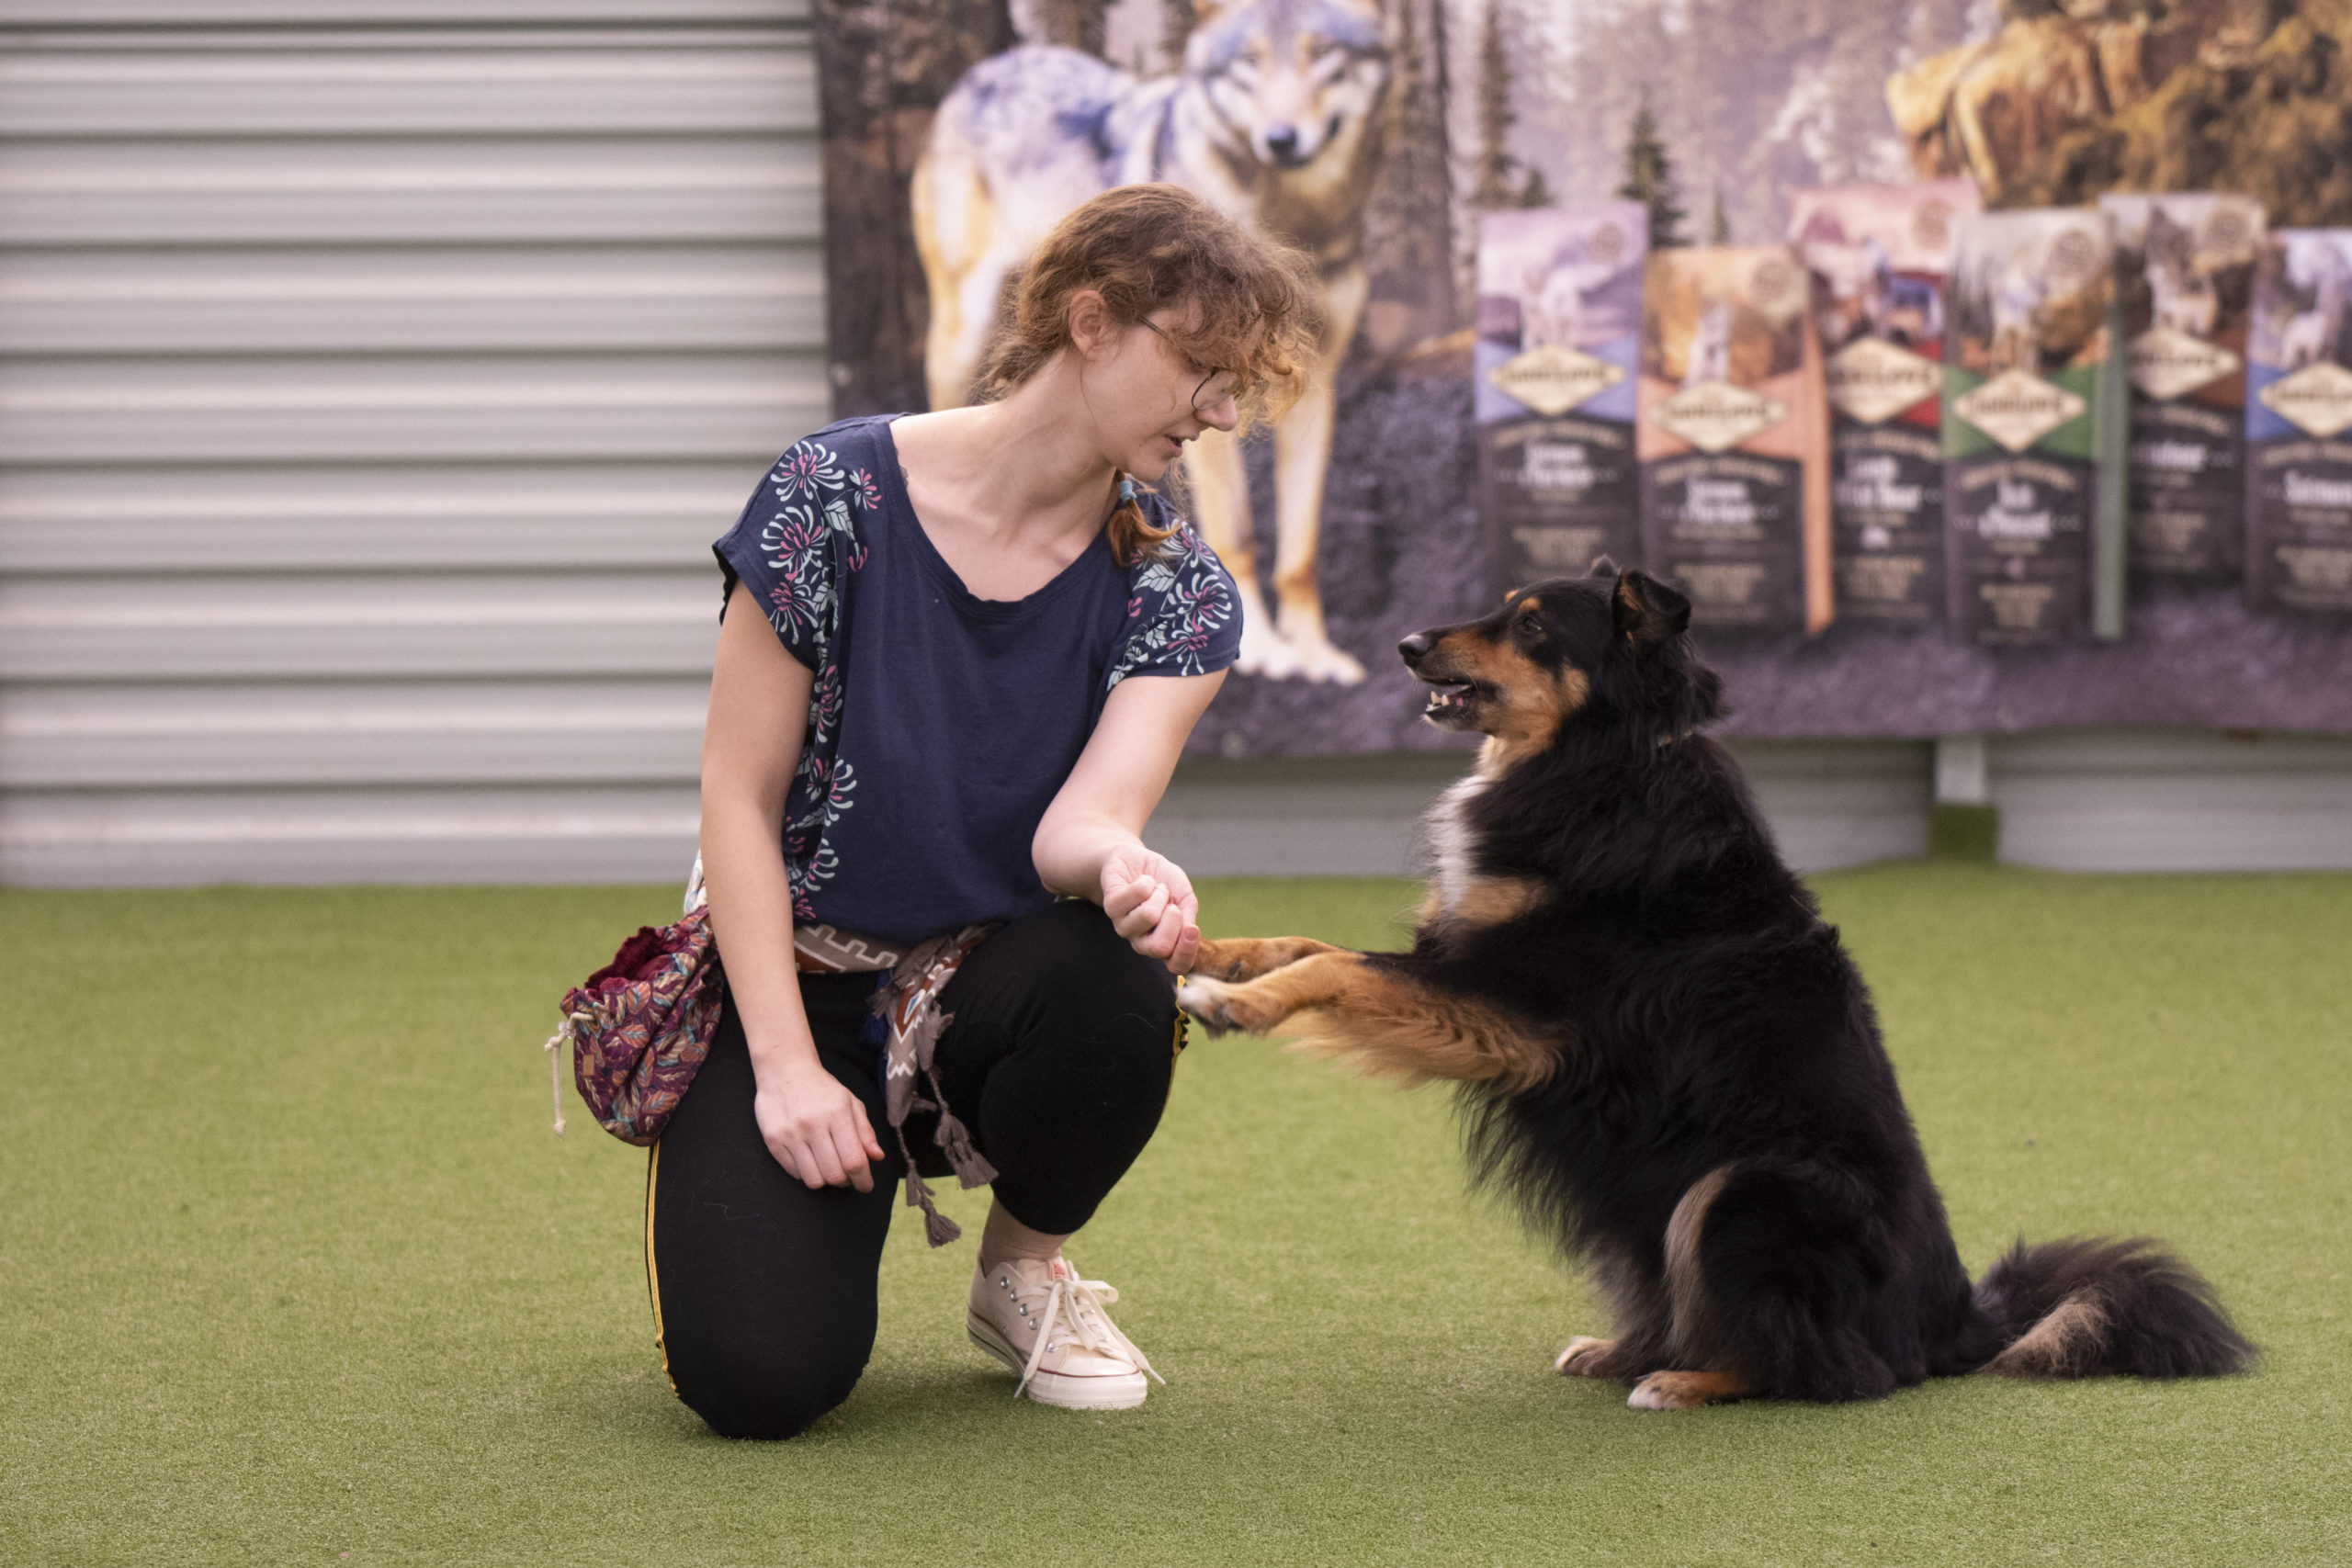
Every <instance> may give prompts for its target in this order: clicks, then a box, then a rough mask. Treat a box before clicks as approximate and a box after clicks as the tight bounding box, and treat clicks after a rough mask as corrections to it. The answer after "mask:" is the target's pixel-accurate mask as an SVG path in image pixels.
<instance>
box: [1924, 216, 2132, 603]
mask: <svg viewBox="0 0 2352 1568" xmlns="http://www.w3.org/2000/svg"><path fill="white" fill-rule="evenodd" d="M2114 258H2115V252H2114V244H2113V242H2112V240H2111V238H2110V229H2109V221H2108V219H2107V217H2106V215H2105V214H2104V213H2101V212H2099V211H2098V210H2097V209H2089V208H2069V209H2030V210H2024V211H2012V212H1988V213H1981V214H1978V215H1977V216H1975V217H1972V218H1962V219H1961V220H1957V221H1956V222H1955V223H1954V224H1953V225H1952V260H1951V275H1950V283H1949V285H1948V286H1947V288H1946V289H1945V292H1944V310H1945V317H1946V328H1945V341H1944V417H1943V450H1944V534H1945V545H1946V553H1945V557H1944V569H1945V572H1946V580H1945V591H1946V593H1947V595H1948V608H1947V614H1948V617H1949V620H1950V623H1951V630H1952V635H1953V636H1955V637H1959V638H1960V639H1962V641H1967V642H1974V643H1979V644H1985V645H1991V646H2003V645H2016V644H2027V643H2047V642H2060V641H2064V640H2067V639H2069V638H2074V637H2086V636H2088V635H2089V634H2090V632H2091V630H2092V626H2093V622H2092V593H2093V571H2094V566H2095V555H2094V551H2095V543H2096V540H2095V534H2096V529H2097V525H2098V520H2099V504H2100V494H2099V490H2100V480H2101V475H2100V472H2099V458H2100V456H2101V450H2100V448H2101V435H2102V434H2103V432H2102V430H2101V423H2100V422H2101V414H2102V412H2105V413H2106V414H2107V415H2108V416H2109V418H2113V417H2115V416H2117V415H2119V414H2120V409H2115V408H2109V409H2105V410H2103V409H2102V406H2101V405H2102V400H2103V395H2104V397H2105V399H2107V400H2112V399H2113V398H2114V396H2115V390H2116V389H2115V388H2114V386H2113V385H2112V382H2113V376H2112V369H2111V367H2109V364H2108V363H2107V361H2108V358H2109V353H2110V350H2111V344H2112V334H2111V333H2110V330H2109V328H2110V322H2109V306H2110V304H2111V302H2112V300H2113V296H2114V274H2115V259H2114ZM2119 423H2120V422H2119ZM2117 477H2120V476H2117ZM2109 482H2110V483H2111V482H2112V479H2110V480H2109ZM2110 499H2111V498H2110ZM2118 520H2119V521H2120V518H2119V519H2118Z"/></svg>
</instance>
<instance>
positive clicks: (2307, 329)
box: [2245, 229, 2352, 612]
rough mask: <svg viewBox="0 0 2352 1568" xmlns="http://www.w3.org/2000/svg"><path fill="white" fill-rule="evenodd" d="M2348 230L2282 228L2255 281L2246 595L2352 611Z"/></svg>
mask: <svg viewBox="0 0 2352 1568" xmlns="http://www.w3.org/2000/svg"><path fill="white" fill-rule="evenodd" d="M2347 304H2352V229H2282V230H2280V231H2278V232H2277V233H2275V234H2273V235H2272V236H2271V237H2270V242H2269V243H2268V244H2267V245H2266V246H2265V247H2264V250H2263V256H2262V265H2261V267H2260V270H2259V271H2258V273H2257V274H2256V279H2255V286H2254V321H2253V332H2252V334H2251V342H2250V344H2249V345H2248V355H2247V357H2248V358H2249V359H2250V360H2251V361H2252V363H2251V365H2250V367H2248V373H2247V378H2246V391H2247V397H2246V405H2245V433H2246V487H2245V495H2246V502H2245V595H2246V603H2247V604H2251V605H2252V606H2253V607H2254V608H2256V609H2257V610H2332V611H2338V612H2342V611H2352V309H2346V306H2347Z"/></svg>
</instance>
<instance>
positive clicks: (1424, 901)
mask: <svg viewBox="0 0 2352 1568" xmlns="http://www.w3.org/2000/svg"><path fill="white" fill-rule="evenodd" d="M1444 912H1445V899H1444V897H1443V896H1442V895H1441V894H1440V893H1439V892H1438V890H1437V889H1436V888H1435V887H1431V888H1430V890H1429V891H1428V892H1426V893H1424V894H1422V895H1421V912H1420V913H1419V914H1418V915H1416V916H1414V917H1413V923H1414V924H1415V925H1417V926H1425V925H1428V924H1429V923H1430V921H1431V920H1434V919H1437V918H1438V916H1440V915H1442V914H1443V913H1444Z"/></svg>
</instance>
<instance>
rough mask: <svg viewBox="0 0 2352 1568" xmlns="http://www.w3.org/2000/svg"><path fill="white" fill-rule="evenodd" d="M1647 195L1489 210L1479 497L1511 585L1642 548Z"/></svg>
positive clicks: (1479, 352)
mask: <svg viewBox="0 0 2352 1568" xmlns="http://www.w3.org/2000/svg"><path fill="white" fill-rule="evenodd" d="M1648 243H1649V218H1648V214H1647V212H1646V210H1645V209H1644V208H1643V207H1642V206H1641V204H1640V203H1638V202H1632V201H1596V202H1589V203H1585V204H1582V205H1578V206H1573V207H1565V208H1553V209H1544V210H1536V211H1527V212H1489V213H1487V215H1486V216H1485V217H1484V218H1482V219H1481V220H1479V224H1478V335H1477V342H1476V347H1475V348H1474V349H1473V351H1472V353H1473V361H1472V364H1473V381H1474V384H1475V387H1476V390H1475V392H1474V394H1473V397H1474V400H1475V407H1476V420H1477V426H1478V480H1479V494H1480V506H1481V511H1482V513H1483V514H1484V516H1485V518H1486V525H1487V539H1488V541H1489V545H1490V547H1491V550H1492V554H1493V558H1494V560H1495V564H1496V570H1498V572H1499V573H1500V575H1501V579H1502V581H1501V582H1500V583H1499V584H1498V586H1499V587H1500V588H1503V589H1506V590H1507V589H1510V588H1513V587H1517V586H1520V585H1521V584H1524V583H1528V582H1532V581H1535V580H1537V579H1539V578H1544V577H1558V576H1561V575H1563V574H1570V575H1575V576H1582V575H1583V574H1584V573H1585V572H1586V571H1587V570H1589V569H1590V568H1591V566H1592V563H1593V559H1594V558H1595V557H1597V556H1604V555H1605V556H1609V557H1611V558H1614V559H1615V560H1616V561H1617V562H1618V564H1619V565H1621V566H1632V565H1634V564H1636V563H1637V561H1638V558H1639V556H1640V550H1641V528H1640V523H1639V511H1638V508H1639V506H1640V500H1641V492H1640V477H1639V474H1638V472H1637V471H1636V469H1635V467H1634V361H1635V357H1636V355H1637V353H1638V351H1639V349H1640V346H1641V330H1642V257H1643V254H1644V253H1645V251H1646V249H1647V248H1648Z"/></svg>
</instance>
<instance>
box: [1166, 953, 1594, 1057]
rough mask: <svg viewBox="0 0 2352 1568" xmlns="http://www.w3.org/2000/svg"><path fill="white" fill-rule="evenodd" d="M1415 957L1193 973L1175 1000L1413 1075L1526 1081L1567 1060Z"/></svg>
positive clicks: (1346, 957)
mask: <svg viewBox="0 0 2352 1568" xmlns="http://www.w3.org/2000/svg"><path fill="white" fill-rule="evenodd" d="M1412 962H1413V961H1412V960H1410V959H1409V958H1405V957H1402V956H1399V955H1392V954H1385V953H1380V954H1367V953H1349V952H1346V951H1344V950H1342V949H1332V950H1330V951H1328V952H1324V953H1314V954H1312V955H1310V956H1308V957H1306V958H1302V959H1300V960H1298V961H1297V962H1296V963H1293V964H1284V965H1283V966H1282V967H1281V968H1279V969H1275V970H1272V971H1271V972H1270V973H1268V974H1265V975H1262V976H1260V977H1259V978H1257V979H1255V980H1246V981H1242V982H1240V983H1238V984H1236V983H1233V982H1229V981H1225V980H1217V979H1208V978H1199V977H1194V978H1188V979H1186V980H1185V981H1184V982H1183V983H1182V985H1180V986H1179V987H1177V988H1176V1004H1177V1005H1178V1006H1179V1007H1181V1008H1182V1009H1183V1010H1185V1011H1186V1012H1188V1013H1191V1014H1192V1015H1193V1017H1194V1018H1196V1019H1199V1020H1200V1021H1201V1022H1202V1023H1203V1024H1204V1025H1206V1026H1207V1028H1208V1030H1209V1032H1211V1033H1212V1034H1223V1033H1225V1032H1227V1030H1233V1029H1239V1030H1245V1031H1247V1032H1250V1033H1251V1034H1270V1033H1272V1032H1274V1031H1276V1030H1279V1029H1282V1028H1283V1026H1284V1025H1290V1026H1293V1028H1294V1029H1295V1032H1296V1033H1297V1034H1298V1036H1299V1038H1298V1039H1297V1040H1296V1041H1295V1044H1296V1046H1297V1048H1298V1049H1300V1050H1302V1051H1305V1052H1306V1053H1307V1054H1308V1055H1317V1056H1341V1057H1345V1058H1347V1059H1348V1060H1349V1061H1350V1062H1351V1063H1352V1064H1353V1065H1354V1066H1356V1067H1357V1068H1359V1069H1360V1070H1362V1071H1363V1072H1366V1073H1369V1074H1371V1075H1373V1076H1374V1077H1393V1078H1403V1079H1405V1080H1406V1081H1407V1082H1410V1083H1421V1082H1427V1081H1429V1080H1430V1079H1434V1078H1449V1079H1478V1080H1494V1081H1496V1082H1498V1084H1500V1085H1501V1087H1503V1088H1505V1089H1524V1088H1528V1087H1530V1086H1532V1085H1534V1084H1538V1083H1541V1082H1543V1081H1544V1078H1546V1077H1550V1076H1551V1074H1552V1072H1553V1070H1554V1069H1555V1067H1557V1066H1558V1065H1559V1061H1560V1053H1561V1049H1562V1042H1561V1041H1559V1040H1558V1039H1556V1038H1554V1037H1552V1036H1550V1035H1547V1034H1544V1033H1542V1032H1537V1031H1534V1030H1532V1029H1529V1028H1528V1027H1526V1026H1525V1025H1524V1024H1523V1023H1521V1021H1518V1020H1516V1019H1514V1018H1512V1017H1510V1015H1508V1014H1506V1013H1505V1012H1504V1011H1503V1010H1501V1009H1499V1008H1497V1007H1495V1006H1494V1005H1493V1004H1491V1003H1488V1002H1485V1001H1481V1000H1480V999H1478V998H1476V997H1469V996H1464V995H1462V994H1460V993H1457V992H1453V991H1449V990H1444V989H1442V988H1440V987H1435V986H1432V985H1430V984H1429V983H1428V982H1426V981H1424V980H1422V979H1419V978H1418V977H1416V976H1413V975H1412V974H1410V973H1409V972H1408V967H1407V966H1408V965H1409V964H1411V963H1412Z"/></svg>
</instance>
